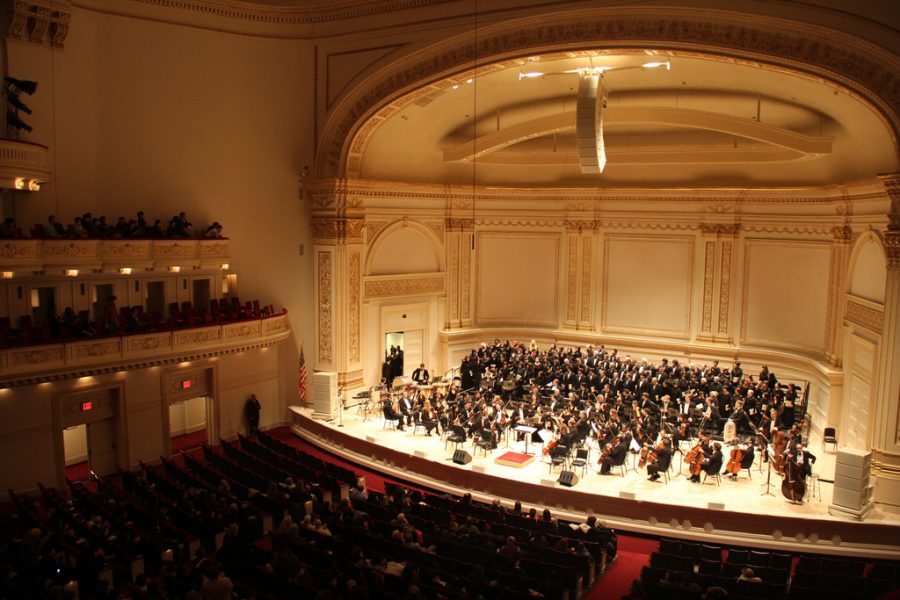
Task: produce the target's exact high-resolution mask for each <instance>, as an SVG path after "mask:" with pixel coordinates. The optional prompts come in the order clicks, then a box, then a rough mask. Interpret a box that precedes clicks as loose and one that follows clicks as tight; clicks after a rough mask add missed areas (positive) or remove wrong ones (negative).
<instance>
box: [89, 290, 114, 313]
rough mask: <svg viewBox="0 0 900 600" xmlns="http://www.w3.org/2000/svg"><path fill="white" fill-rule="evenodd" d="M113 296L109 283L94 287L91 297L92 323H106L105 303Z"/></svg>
mask: <svg viewBox="0 0 900 600" xmlns="http://www.w3.org/2000/svg"><path fill="white" fill-rule="evenodd" d="M113 295H114V288H113V284H111V283H100V284H97V285H95V286H94V293H93V294H92V297H91V302H92V304H91V314H92V315H93V317H94V321H99V322H101V323H103V322H106V303H107V302H109V298H110V296H113Z"/></svg>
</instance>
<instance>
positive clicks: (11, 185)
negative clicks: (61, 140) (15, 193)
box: [0, 139, 50, 191]
mask: <svg viewBox="0 0 900 600" xmlns="http://www.w3.org/2000/svg"><path fill="white" fill-rule="evenodd" d="M49 157H50V149H49V148H47V146H43V145H41V144H34V143H32V142H21V141H19V140H7V139H0V188H6V189H10V190H24V191H36V190H38V189H40V186H41V184H43V183H47V182H48V181H50V168H49V167H48V166H47V165H48V164H49V162H50V160H49Z"/></svg>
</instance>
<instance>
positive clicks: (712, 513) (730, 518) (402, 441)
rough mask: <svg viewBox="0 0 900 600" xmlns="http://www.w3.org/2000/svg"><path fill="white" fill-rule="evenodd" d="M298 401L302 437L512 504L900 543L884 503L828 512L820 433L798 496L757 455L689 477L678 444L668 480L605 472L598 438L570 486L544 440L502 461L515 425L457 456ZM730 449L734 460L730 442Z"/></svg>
mask: <svg viewBox="0 0 900 600" xmlns="http://www.w3.org/2000/svg"><path fill="white" fill-rule="evenodd" d="M291 411H292V416H293V419H294V422H293V427H292V429H293V431H294V432H295V433H296V434H297V435H299V436H300V437H303V438H304V439H306V440H308V441H310V442H312V443H314V444H316V445H319V446H320V447H322V448H323V449H325V450H328V451H330V452H333V453H334V454H336V455H338V456H341V457H343V458H345V459H347V460H350V461H353V462H359V463H361V464H364V465H366V466H367V467H368V468H372V469H375V470H378V471H381V472H384V473H385V474H386V475H388V476H392V477H397V478H399V479H402V480H405V481H408V482H410V483H413V484H416V483H418V484H420V485H423V486H427V487H429V488H433V489H437V490H441V491H448V492H455V493H463V492H466V491H470V492H472V493H473V495H474V496H476V497H478V498H480V499H483V500H486V501H490V500H491V499H492V498H494V497H499V498H501V499H503V500H504V501H507V502H509V503H510V504H512V502H513V501H515V500H521V501H522V503H523V506H525V507H526V508H528V507H531V506H535V507H537V508H538V509H539V510H540V509H542V508H543V507H545V506H546V507H549V508H550V509H551V510H552V511H553V512H554V513H557V514H561V515H563V516H566V518H570V519H575V520H580V519H583V518H584V516H585V514H596V515H598V517H599V518H602V519H604V520H606V521H607V522H608V524H609V525H610V526H612V527H616V528H619V529H623V530H629V531H633V532H639V533H651V534H654V535H664V536H665V535H673V536H679V537H682V538H690V539H698V540H710V541H712V540H714V541H715V542H716V543H729V542H730V543H733V544H741V545H746V546H764V547H768V548H784V549H786V550H788V549H789V550H793V551H807V552H824V553H833V554H843V555H862V556H890V557H891V558H896V556H897V554H898V552H900V515H897V514H891V513H887V512H886V511H884V510H883V509H882V508H880V507H879V506H876V507H875V509H873V510H872V512H871V513H870V514H869V515H868V517H867V518H866V520H865V521H864V522H861V523H860V522H856V521H850V520H846V519H842V518H838V517H834V516H832V515H829V514H828V505H829V504H830V503H831V494H832V485H831V484H830V483H826V482H824V481H821V479H827V480H831V479H832V476H833V473H834V461H835V453H834V451H830V452H824V451H822V448H821V443H819V445H818V446H816V445H815V444H813V445H812V447H811V450H812V451H813V453H814V454H815V455H816V457H817V462H816V464H815V468H814V472H815V473H817V474H819V476H820V483H819V486H818V487H819V490H818V491H819V494H818V497H812V496H811V494H810V493H809V491H808V492H807V496H806V498H805V500H804V502H802V503H800V504H796V503H792V502H790V501H788V500H787V499H785V498H784V497H783V496H782V494H781V477H780V476H779V475H777V474H776V473H775V472H774V471H773V472H772V473H771V479H770V483H771V487H770V488H769V489H770V492H771V494H772V495H767V494H765V491H766V489H767V488H766V486H765V485H764V484H765V483H766V480H767V476H768V475H769V472H768V467H767V464H766V463H763V465H762V468H760V464H759V457H758V456H757V462H755V463H754V465H753V467H752V469H751V470H750V472H749V476H748V472H747V471H746V470H745V471H742V472H741V473H740V474H739V476H738V479H737V480H732V479H730V478H728V477H722V478H721V484H720V485H718V484H717V483H716V481H715V480H714V479H712V478H709V479H707V480H706V482H705V483H701V484H697V483H691V482H690V481H689V480H688V475H685V474H684V473H687V467H686V466H685V467H684V469H683V472H682V473H679V467H680V466H681V462H682V461H681V455H680V454H679V453H676V455H675V457H674V459H673V468H672V470H671V472H670V475H669V478H670V479H669V482H668V484H667V483H666V482H665V479H664V478H663V479H660V480H659V481H656V482H651V481H648V480H647V473H646V470H645V469H631V468H630V467H631V465H632V464H634V463H633V462H632V460H633V458H634V459H636V456H635V457H632V456H629V458H628V460H627V461H626V464H627V465H628V466H629V469H628V470H627V472H626V473H625V476H624V477H623V476H622V475H621V471H620V469H618V468H616V469H614V470H613V471H612V472H611V473H612V474H611V475H600V474H599V465H597V464H596V463H597V457H598V455H599V454H598V449H597V447H596V446H593V447H591V452H590V459H589V462H588V465H587V468H586V470H584V472H583V471H582V469H581V468H570V469H569V470H571V471H574V472H575V474H576V475H577V476H578V478H579V479H578V480H577V481H576V482H575V484H574V485H573V486H571V487H568V486H564V485H561V484H560V483H558V479H559V475H560V471H561V469H560V468H559V467H555V468H554V469H553V472H552V473H551V469H550V464H549V458H548V457H545V456H543V455H542V447H541V445H540V444H534V443H530V444H529V447H528V449H527V450H528V453H531V454H533V455H534V460H532V461H531V462H530V463H529V464H522V463H525V462H527V461H521V460H520V461H514V462H518V464H510V463H509V461H503V460H501V461H500V463H505V464H498V462H497V460H496V459H497V458H498V457H500V456H501V455H503V454H504V453H508V452H512V453H514V454H519V455H521V454H526V448H525V444H524V442H517V441H515V434H514V432H513V434H512V435H511V436H510V439H509V441H507V440H506V439H503V440H501V442H500V445H499V446H498V448H497V449H496V450H493V451H490V450H489V451H488V452H487V453H486V455H485V452H484V451H483V450H482V449H481V448H476V447H474V446H473V444H472V441H471V439H470V440H469V441H467V442H466V443H465V444H462V445H460V446H459V448H460V449H463V450H465V451H466V452H468V454H469V455H470V456H471V461H470V462H468V463H466V464H457V463H455V462H454V461H453V453H454V444H452V443H450V444H447V447H446V449H445V441H444V439H442V438H441V437H439V436H437V434H436V433H433V434H432V436H430V437H429V436H427V435H425V430H424V428H420V429H419V430H418V431H416V432H415V433H414V432H413V428H412V427H408V428H406V430H405V431H395V430H394V429H393V428H392V427H391V426H390V425H388V426H387V427H385V426H384V419H383V418H382V416H381V412H380V411H377V413H376V414H369V416H368V418H366V417H365V415H363V414H360V412H359V411H358V410H357V409H356V408H351V409H347V410H344V411H343V414H342V415H340V416H339V418H338V419H336V420H334V421H322V420H314V419H313V418H312V411H311V410H308V409H301V408H299V407H291ZM687 449H688V448H687V447H686V446H685V450H687ZM723 452H724V453H725V455H726V461H727V457H728V451H727V448H726V449H724V450H723ZM634 462H635V463H636V460H635V461H634ZM723 537H724V538H725V539H723Z"/></svg>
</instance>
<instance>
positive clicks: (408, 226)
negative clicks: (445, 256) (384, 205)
mask: <svg viewBox="0 0 900 600" xmlns="http://www.w3.org/2000/svg"><path fill="white" fill-rule="evenodd" d="M439 247H440V246H439V244H438V243H437V242H436V241H435V240H434V239H432V235H431V234H429V232H428V231H427V229H425V228H424V227H422V226H421V225H419V224H414V223H408V222H402V223H396V224H394V225H393V226H391V227H388V228H387V229H386V230H385V231H383V232H382V233H381V234H380V235H379V236H378V237H377V238H376V239H375V240H374V241H373V243H372V245H371V246H370V248H369V257H368V260H367V263H366V275H412V274H416V273H437V272H440V271H441V270H442V266H441V258H440V254H439V253H438V249H439Z"/></svg>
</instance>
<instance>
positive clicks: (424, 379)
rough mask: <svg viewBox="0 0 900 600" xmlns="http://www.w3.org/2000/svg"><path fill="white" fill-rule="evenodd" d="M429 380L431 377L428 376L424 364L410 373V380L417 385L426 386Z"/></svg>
mask: <svg viewBox="0 0 900 600" xmlns="http://www.w3.org/2000/svg"><path fill="white" fill-rule="evenodd" d="M430 379H431V376H430V375H429V374H428V369H426V368H425V363H422V364H420V365H419V368H418V369H416V370H415V371H413V372H412V380H413V381H415V382H416V384H417V385H426V384H427V383H428V381H429V380H430Z"/></svg>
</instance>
